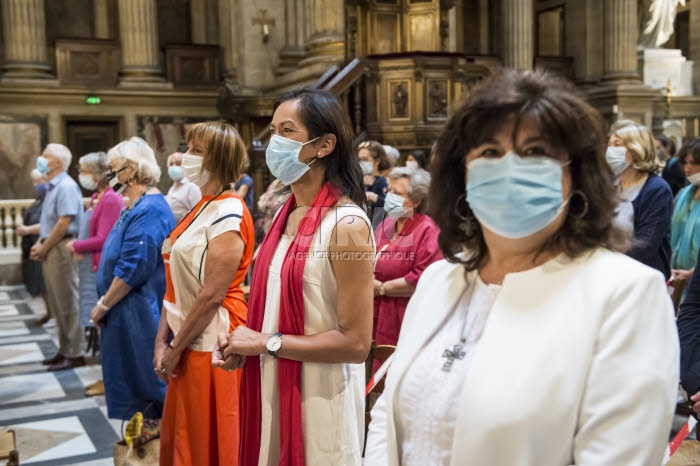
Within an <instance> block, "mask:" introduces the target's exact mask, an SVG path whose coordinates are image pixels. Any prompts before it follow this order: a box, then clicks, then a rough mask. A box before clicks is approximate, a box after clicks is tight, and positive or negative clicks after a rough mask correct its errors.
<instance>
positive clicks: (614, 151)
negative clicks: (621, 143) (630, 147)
mask: <svg viewBox="0 0 700 466" xmlns="http://www.w3.org/2000/svg"><path fill="white" fill-rule="evenodd" d="M626 154H627V148H625V147H614V146H608V148H607V150H606V151H605V160H607V161H608V165H610V168H612V171H613V173H614V174H615V176H616V177H617V176H620V175H621V174H622V172H623V171H625V170H627V167H629V165H630V163H629V162H628V161H627V160H626V157H627V155H626Z"/></svg>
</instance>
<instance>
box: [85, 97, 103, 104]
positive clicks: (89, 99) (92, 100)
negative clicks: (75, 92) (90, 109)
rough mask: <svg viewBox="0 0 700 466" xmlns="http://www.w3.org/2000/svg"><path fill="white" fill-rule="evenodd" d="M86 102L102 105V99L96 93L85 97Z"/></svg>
mask: <svg viewBox="0 0 700 466" xmlns="http://www.w3.org/2000/svg"><path fill="white" fill-rule="evenodd" d="M85 103H86V104H88V105H100V104H101V103H102V99H100V98H99V97H98V96H96V95H89V96H87V97H85Z"/></svg>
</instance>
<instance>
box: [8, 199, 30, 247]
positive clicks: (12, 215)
mask: <svg viewBox="0 0 700 466" xmlns="http://www.w3.org/2000/svg"><path fill="white" fill-rule="evenodd" d="M32 202H34V200H33V199H12V200H0V238H1V241H0V250H2V251H7V250H13V249H16V250H17V251H19V247H20V243H21V241H22V239H21V238H20V237H19V236H17V234H16V232H15V229H16V228H17V227H18V226H19V225H21V224H22V217H23V215H24V212H25V210H26V209H27V207H29V206H30V205H32Z"/></svg>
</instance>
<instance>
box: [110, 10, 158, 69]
mask: <svg viewBox="0 0 700 466" xmlns="http://www.w3.org/2000/svg"><path fill="white" fill-rule="evenodd" d="M119 32H120V35H121V37H120V40H121V45H122V69H121V71H120V75H121V81H122V83H129V82H133V83H148V82H162V81H163V73H162V71H161V68H160V54H159V51H158V10H157V8H156V1H155V0H119Z"/></svg>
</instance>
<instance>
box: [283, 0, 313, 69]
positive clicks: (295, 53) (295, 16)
mask: <svg viewBox="0 0 700 466" xmlns="http://www.w3.org/2000/svg"><path fill="white" fill-rule="evenodd" d="M284 6H285V11H284V18H285V36H284V48H283V49H282V50H280V64H279V68H278V72H279V73H287V72H290V71H293V70H294V69H295V68H296V67H297V65H298V64H299V62H300V61H301V60H303V59H304V57H306V47H304V0H285V2H284Z"/></svg>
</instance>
